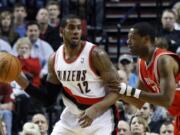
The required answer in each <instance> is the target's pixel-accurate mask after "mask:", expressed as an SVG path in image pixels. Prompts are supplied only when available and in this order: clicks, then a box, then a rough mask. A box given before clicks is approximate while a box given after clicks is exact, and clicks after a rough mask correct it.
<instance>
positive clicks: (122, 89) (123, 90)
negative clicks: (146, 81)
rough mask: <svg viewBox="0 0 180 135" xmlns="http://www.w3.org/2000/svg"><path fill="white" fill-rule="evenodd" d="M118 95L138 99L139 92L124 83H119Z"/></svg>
mask: <svg viewBox="0 0 180 135" xmlns="http://www.w3.org/2000/svg"><path fill="white" fill-rule="evenodd" d="M119 94H121V95H126V96H131V97H135V98H139V96H140V94H141V90H140V89H136V88H133V87H131V86H129V85H127V84H125V83H121V84H120V86H119Z"/></svg>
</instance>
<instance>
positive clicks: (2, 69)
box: [0, 52, 21, 83]
mask: <svg viewBox="0 0 180 135" xmlns="http://www.w3.org/2000/svg"><path fill="white" fill-rule="evenodd" d="M20 72H21V63H20V61H19V60H18V59H17V58H16V57H15V56H13V55H11V54H9V53H7V52H0V82H5V83H9V82H11V81H13V80H15V79H16V77H17V76H18V75H19V74H20Z"/></svg>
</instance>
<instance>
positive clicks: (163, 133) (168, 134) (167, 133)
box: [160, 121, 174, 135]
mask: <svg viewBox="0 0 180 135" xmlns="http://www.w3.org/2000/svg"><path fill="white" fill-rule="evenodd" d="M160 135H174V125H173V123H172V122H170V121H165V122H164V123H162V125H161V127H160Z"/></svg>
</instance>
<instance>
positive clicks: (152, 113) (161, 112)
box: [137, 103, 167, 133]
mask: <svg viewBox="0 0 180 135" xmlns="http://www.w3.org/2000/svg"><path fill="white" fill-rule="evenodd" d="M137 114H139V115H140V116H142V117H143V118H144V119H145V120H146V122H147V124H148V126H149V129H150V131H151V132H154V133H159V129H160V126H161V123H162V122H164V121H165V119H166V117H167V116H166V111H165V109H164V108H162V107H159V106H157V107H155V106H154V105H152V104H149V103H145V104H144V105H143V106H142V108H141V109H140V110H139V112H137Z"/></svg>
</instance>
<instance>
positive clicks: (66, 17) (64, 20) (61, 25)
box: [60, 14, 81, 28]
mask: <svg viewBox="0 0 180 135" xmlns="http://www.w3.org/2000/svg"><path fill="white" fill-rule="evenodd" d="M68 19H79V20H81V18H80V17H79V16H78V15H74V14H69V15H67V16H65V17H64V18H62V20H61V22H60V27H62V28H64V27H66V25H67V20H68Z"/></svg>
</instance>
